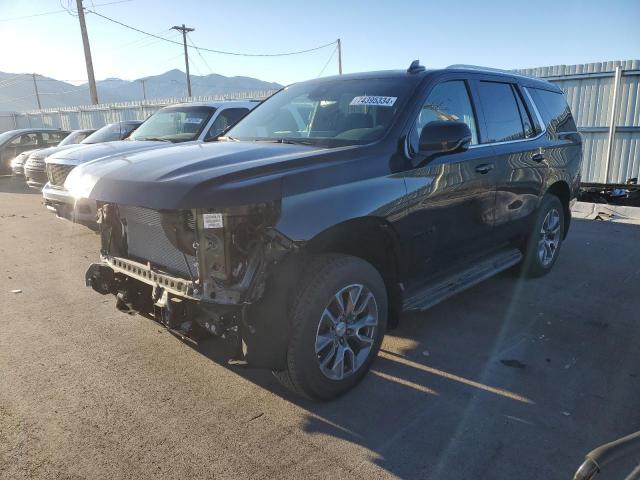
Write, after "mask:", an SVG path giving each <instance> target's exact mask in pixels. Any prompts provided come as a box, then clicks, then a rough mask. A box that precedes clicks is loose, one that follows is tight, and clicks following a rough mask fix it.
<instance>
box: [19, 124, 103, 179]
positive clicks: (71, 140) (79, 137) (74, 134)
mask: <svg viewBox="0 0 640 480" xmlns="http://www.w3.org/2000/svg"><path fill="white" fill-rule="evenodd" d="M93 132H95V130H73V131H71V133H69V135H67V136H66V137H65V138H63V139H62V141H61V142H59V143H58V144H57V145H56V146H55V147H44V148H36V149H34V150H27V151H26V152H22V153H21V154H20V155H18V156H17V157H16V158H14V159H13V160H11V171H12V173H13V175H14V176H18V177H22V176H24V164H25V163H26V162H27V160H28V159H29V156H30V155H31V154H33V153H35V152H42V153H39V154H38V157H40V158H44V157H45V156H47V155H50V154H51V153H53V152H55V151H56V148H59V147H65V146H67V145H76V144H78V143H82V141H83V140H84V139H85V138H87V137H88V136H89V135H91V134H92V133H93ZM43 151H44V152H43ZM45 152H46V153H45Z"/></svg>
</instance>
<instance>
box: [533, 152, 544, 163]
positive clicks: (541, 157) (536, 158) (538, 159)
mask: <svg viewBox="0 0 640 480" xmlns="http://www.w3.org/2000/svg"><path fill="white" fill-rule="evenodd" d="M531 160H533V161H534V162H537V163H540V162H542V161H543V160H544V153H542V152H536V153H534V154H532V155H531Z"/></svg>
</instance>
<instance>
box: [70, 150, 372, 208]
mask: <svg viewBox="0 0 640 480" xmlns="http://www.w3.org/2000/svg"><path fill="white" fill-rule="evenodd" d="M358 148H360V147H353V146H350V147H340V148H332V149H327V148H320V147H315V146H306V145H290V144H279V143H266V142H231V141H229V142H214V143H207V144H196V145H184V144H181V145H175V146H171V147H167V148H163V149H159V150H152V151H144V152H138V153H134V154H131V155H118V156H116V157H110V158H108V159H106V158H105V159H102V160H96V161H93V162H89V163H85V164H83V165H81V166H79V167H77V168H75V169H74V170H73V171H72V172H71V174H70V175H69V177H67V181H66V183H65V187H66V188H67V189H68V190H69V191H70V192H71V193H72V194H73V195H74V196H76V197H82V198H92V199H94V200H98V201H104V202H114V203H120V204H125V205H134V206H140V207H147V208H152V209H183V208H205V207H211V206H229V205H242V204H248V203H252V202H255V201H271V200H277V199H279V198H280V195H281V183H280V179H281V178H282V176H283V175H284V174H287V173H290V172H297V173H300V172H301V171H306V172H308V171H310V170H314V169H317V168H321V167H322V166H323V165H326V164H335V163H336V162H340V161H344V159H345V158H344V157H345V156H346V157H348V156H349V152H352V151H353V150H354V149H358ZM340 152H343V153H342V155H341V154H340Z"/></svg>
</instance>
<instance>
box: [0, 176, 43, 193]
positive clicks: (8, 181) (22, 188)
mask: <svg viewBox="0 0 640 480" xmlns="http://www.w3.org/2000/svg"><path fill="white" fill-rule="evenodd" d="M0 193H18V194H29V195H40V191H38V190H36V189H34V188H29V186H28V185H27V183H26V182H25V180H24V178H23V177H14V176H12V175H0Z"/></svg>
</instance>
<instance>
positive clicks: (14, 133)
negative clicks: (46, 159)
mask: <svg viewBox="0 0 640 480" xmlns="http://www.w3.org/2000/svg"><path fill="white" fill-rule="evenodd" d="M67 135H69V132H68V131H66V130H60V129H53V128H22V129H18V130H10V131H8V132H4V133H0V175H5V174H10V173H11V161H12V160H13V159H14V158H16V157H17V156H18V155H20V154H21V153H23V152H26V151H28V150H35V149H38V148H46V147H50V146H52V145H57V144H58V143H60V141H61V140H62V139H63V138H65V137H66V136H67Z"/></svg>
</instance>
